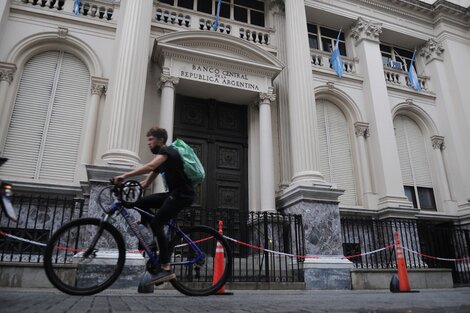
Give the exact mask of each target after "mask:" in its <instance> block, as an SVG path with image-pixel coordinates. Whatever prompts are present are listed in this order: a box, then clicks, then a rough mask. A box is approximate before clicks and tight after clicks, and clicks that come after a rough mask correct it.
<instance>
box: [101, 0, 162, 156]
mask: <svg viewBox="0 0 470 313" xmlns="http://www.w3.org/2000/svg"><path fill="white" fill-rule="evenodd" d="M121 5H122V7H121V11H120V12H121V15H120V18H119V23H118V38H117V40H116V42H117V47H116V58H115V60H114V62H113V63H114V64H115V65H116V69H115V72H114V75H113V79H112V81H111V82H110V97H109V99H108V100H109V101H110V104H111V106H112V109H111V116H110V125H109V137H108V144H107V151H106V152H105V153H104V154H103V156H102V158H103V160H105V161H106V162H107V163H108V164H115V165H135V164H138V163H140V157H139V156H138V151H139V144H140V135H141V126H142V114H143V107H144V96H145V85H146V79H147V66H148V60H149V49H150V23H151V18H152V9H153V1H152V0H138V1H131V0H126V1H125V2H122V3H121Z"/></svg>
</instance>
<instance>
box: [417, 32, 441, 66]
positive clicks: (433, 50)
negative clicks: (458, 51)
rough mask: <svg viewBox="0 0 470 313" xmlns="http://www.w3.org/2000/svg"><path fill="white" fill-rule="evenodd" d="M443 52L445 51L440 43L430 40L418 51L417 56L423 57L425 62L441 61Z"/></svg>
mask: <svg viewBox="0 0 470 313" xmlns="http://www.w3.org/2000/svg"><path fill="white" fill-rule="evenodd" d="M444 50H445V49H444V47H443V46H442V43H441V42H439V41H437V40H436V39H434V38H430V39H429V40H428V41H426V43H425V44H424V45H423V46H422V47H421V49H420V50H419V55H420V56H422V57H424V58H425V59H426V60H427V61H432V60H434V59H438V60H442V54H443V53H444Z"/></svg>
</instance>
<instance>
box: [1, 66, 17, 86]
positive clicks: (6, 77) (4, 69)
mask: <svg viewBox="0 0 470 313" xmlns="http://www.w3.org/2000/svg"><path fill="white" fill-rule="evenodd" d="M15 72H16V65H15V64H12V63H4V62H0V82H2V81H6V82H8V84H11V82H12V81H13V74H14V73H15Z"/></svg>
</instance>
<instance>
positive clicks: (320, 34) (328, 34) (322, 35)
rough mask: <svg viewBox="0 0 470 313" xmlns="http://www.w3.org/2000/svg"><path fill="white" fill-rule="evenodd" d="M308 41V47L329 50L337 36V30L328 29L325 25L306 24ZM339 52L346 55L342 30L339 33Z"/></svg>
mask: <svg viewBox="0 0 470 313" xmlns="http://www.w3.org/2000/svg"><path fill="white" fill-rule="evenodd" d="M307 30H308V42H309V45H310V49H317V50H322V51H325V52H331V51H332V50H333V48H334V47H335V44H336V38H338V32H339V31H338V30H333V29H329V28H326V27H319V26H317V25H314V24H307ZM338 45H339V53H340V54H341V55H342V56H346V43H345V39H344V32H341V34H340V35H339V44H338Z"/></svg>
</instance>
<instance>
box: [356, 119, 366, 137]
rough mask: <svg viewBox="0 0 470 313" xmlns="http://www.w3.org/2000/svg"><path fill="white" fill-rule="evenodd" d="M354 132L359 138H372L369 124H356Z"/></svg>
mask: <svg viewBox="0 0 470 313" xmlns="http://www.w3.org/2000/svg"><path fill="white" fill-rule="evenodd" d="M354 130H355V134H356V136H357V137H364V138H367V137H369V136H370V133H369V123H365V122H356V123H354Z"/></svg>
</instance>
